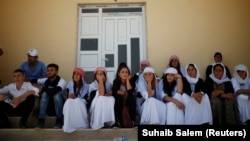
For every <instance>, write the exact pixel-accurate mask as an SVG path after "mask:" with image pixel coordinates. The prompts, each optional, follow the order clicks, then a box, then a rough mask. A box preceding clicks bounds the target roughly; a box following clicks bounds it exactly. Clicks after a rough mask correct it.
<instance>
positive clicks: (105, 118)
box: [89, 81, 115, 130]
mask: <svg viewBox="0 0 250 141" xmlns="http://www.w3.org/2000/svg"><path fill="white" fill-rule="evenodd" d="M105 88H106V91H107V92H110V91H111V89H112V84H111V83H109V82H106V83H105ZM94 90H96V94H95V97H94V99H93V101H92V103H91V106H90V109H89V113H90V127H91V128H92V129H95V130H96V129H100V128H102V127H104V126H109V127H110V126H112V125H113V124H114V123H115V111H114V106H115V98H114V97H113V96H102V95H100V93H99V91H98V83H97V81H94V82H92V83H91V84H90V88H89V94H90V93H91V91H94Z"/></svg>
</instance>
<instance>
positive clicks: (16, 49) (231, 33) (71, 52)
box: [0, 0, 250, 85]
mask: <svg viewBox="0 0 250 141" xmlns="http://www.w3.org/2000/svg"><path fill="white" fill-rule="evenodd" d="M129 2H131V3H135V2H136V3H137V2H140V3H145V5H146V32H147V35H146V36H147V51H148V59H149V60H150V62H151V64H152V66H153V67H154V68H155V70H156V72H157V73H158V74H159V75H161V72H162V71H163V69H164V68H165V67H166V65H167V63H168V58H169V57H170V56H171V55H173V54H176V55H178V56H179V57H180V59H181V63H182V65H183V66H185V65H186V64H187V63H189V62H192V63H196V64H197V65H198V66H199V68H200V71H201V75H202V77H203V76H204V73H205V68H206V66H207V65H208V64H211V63H212V61H213V54H214V52H216V51H220V52H222V53H223V62H224V63H225V64H226V65H227V66H228V67H229V68H230V69H231V72H232V71H233V67H234V66H235V65H236V64H238V63H244V64H246V65H247V66H248V67H249V68H250V61H249V57H248V56H249V55H248V54H249V52H250V1H249V0H116V1H114V0H0V46H1V47H2V48H3V50H4V55H3V56H0V66H1V68H0V69H1V70H0V79H1V80H2V81H3V84H2V85H5V84H7V83H9V82H11V81H12V71H13V70H14V69H16V68H18V67H19V65H20V64H21V63H22V62H23V61H25V60H26V59H27V57H26V52H27V50H28V49H30V48H37V49H38V51H39V55H40V56H39V59H40V60H42V61H44V62H45V63H46V65H47V64H48V63H52V62H53V63H57V64H59V66H60V75H61V76H62V77H64V78H65V79H66V80H67V81H69V80H70V79H71V73H72V69H73V68H74V67H75V66H76V51H77V28H78V27H77V24H78V5H79V4H99V3H109V4H114V3H129Z"/></svg>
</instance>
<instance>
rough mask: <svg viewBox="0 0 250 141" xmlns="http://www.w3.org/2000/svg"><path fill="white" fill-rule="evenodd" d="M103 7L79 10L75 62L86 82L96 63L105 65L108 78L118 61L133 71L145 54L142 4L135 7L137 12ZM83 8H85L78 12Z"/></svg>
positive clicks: (113, 74) (111, 78)
mask: <svg viewBox="0 0 250 141" xmlns="http://www.w3.org/2000/svg"><path fill="white" fill-rule="evenodd" d="M105 8H107V7H105ZM105 8H103V7H98V8H96V10H92V12H93V13H91V8H90V10H89V8H87V10H86V9H84V8H83V10H80V12H81V13H80V23H79V35H78V36H79V37H78V41H79V42H78V58H77V62H78V66H80V67H82V68H83V69H84V70H85V71H86V81H87V82H91V81H93V79H94V75H93V72H94V70H95V68H96V67H99V66H102V67H105V68H106V69H107V77H108V79H109V81H110V82H112V81H113V79H114V78H115V75H116V71H117V68H118V66H119V64H120V63H121V62H125V63H126V64H127V65H128V67H129V68H130V70H131V74H134V73H136V72H137V71H138V69H139V67H140V66H139V65H140V60H142V59H144V58H146V43H145V29H144V28H145V24H144V16H143V11H144V10H143V7H136V8H139V9H141V12H140V10H136V12H120V11H122V10H124V7H123V9H121V10H120V7H117V9H118V10H117V9H115V8H113V7H112V8H113V9H112V10H113V11H112V10H111V12H104V11H105ZM126 8H130V7H126ZM84 10H85V11H87V12H85V13H84V12H82V11H84ZM88 10H89V11H90V12H88ZM129 10H131V9H126V10H125V11H129ZM117 11H118V12H117ZM131 11H134V10H133V8H132V10H131ZM138 11H139V12H138ZM95 12H96V13H95Z"/></svg>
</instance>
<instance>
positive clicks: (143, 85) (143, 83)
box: [138, 67, 156, 93]
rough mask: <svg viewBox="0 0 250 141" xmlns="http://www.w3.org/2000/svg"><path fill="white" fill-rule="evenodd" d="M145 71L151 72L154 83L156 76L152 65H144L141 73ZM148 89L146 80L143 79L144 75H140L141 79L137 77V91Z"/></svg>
mask: <svg viewBox="0 0 250 141" xmlns="http://www.w3.org/2000/svg"><path fill="white" fill-rule="evenodd" d="M146 72H151V73H153V75H154V77H155V83H156V76H155V71H154V69H153V68H152V67H146V68H145V69H144V70H143V75H144V74H145V73H146ZM147 91H148V85H147V82H146V80H145V79H144V77H142V79H139V81H138V92H141V93H143V92H147Z"/></svg>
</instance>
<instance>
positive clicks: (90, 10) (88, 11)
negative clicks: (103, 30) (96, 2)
mask: <svg viewBox="0 0 250 141" xmlns="http://www.w3.org/2000/svg"><path fill="white" fill-rule="evenodd" d="M98 12H99V10H98V9H97V8H95V9H82V13H98Z"/></svg>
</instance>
